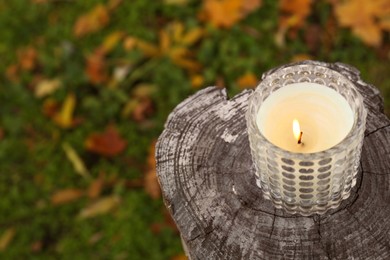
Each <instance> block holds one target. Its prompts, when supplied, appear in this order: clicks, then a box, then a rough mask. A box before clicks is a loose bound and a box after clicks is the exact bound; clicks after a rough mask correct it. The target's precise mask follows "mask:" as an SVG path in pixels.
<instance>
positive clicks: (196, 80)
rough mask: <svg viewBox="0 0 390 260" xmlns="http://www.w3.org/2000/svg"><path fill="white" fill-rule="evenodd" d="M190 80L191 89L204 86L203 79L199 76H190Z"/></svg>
mask: <svg viewBox="0 0 390 260" xmlns="http://www.w3.org/2000/svg"><path fill="white" fill-rule="evenodd" d="M190 80H191V86H192V87H193V88H200V87H202V86H203V84H204V77H203V76H202V75H200V74H195V75H191V77H190Z"/></svg>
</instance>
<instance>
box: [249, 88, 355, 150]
mask: <svg viewBox="0 0 390 260" xmlns="http://www.w3.org/2000/svg"><path fill="white" fill-rule="evenodd" d="M294 119H297V120H298V121H299V124H300V128H301V131H302V132H303V135H302V143H303V144H298V143H297V140H296V139H295V138H294V135H293V131H292V125H293V120H294ZM353 122H354V115H353V111H352V109H351V107H350V106H349V104H348V102H347V101H346V100H345V98H344V97H343V96H341V95H340V94H339V93H337V92H336V91H335V90H333V89H331V88H328V87H326V86H323V85H320V84H316V83H308V82H304V83H294V84H291V85H288V86H285V87H282V88H280V89H278V90H276V91H275V92H273V93H272V94H271V95H270V96H269V97H268V98H267V99H266V100H265V101H264V103H263V104H262V105H261V107H260V109H259V112H258V114H257V122H256V123H257V125H258V127H259V129H260V131H261V133H262V134H263V136H264V137H265V138H267V140H268V141H270V142H271V143H273V144H274V145H276V146H279V147H280V148H282V149H284V150H287V151H291V152H296V153H314V152H319V151H323V150H326V149H329V148H331V147H333V146H335V145H336V144H338V143H339V142H341V141H342V140H343V139H344V138H345V137H346V136H347V135H348V133H349V132H350V130H351V128H352V125H353Z"/></svg>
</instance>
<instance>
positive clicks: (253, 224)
mask: <svg viewBox="0 0 390 260" xmlns="http://www.w3.org/2000/svg"><path fill="white" fill-rule="evenodd" d="M320 65H323V66H329V67H332V68H333V69H335V70H337V71H339V72H341V73H342V74H344V75H345V76H347V77H348V78H350V79H351V80H352V81H354V82H355V84H356V85H357V86H358V88H359V91H360V92H361V94H362V95H363V96H364V98H365V105H366V107H367V109H368V111H369V113H368V118H367V120H368V122H367V130H366V134H365V139H364V146H363V152H362V160H361V172H360V174H359V176H358V182H357V185H356V186H355V188H354V189H353V190H352V195H351V196H350V197H349V198H348V199H347V200H345V201H344V202H343V203H342V204H341V206H340V207H339V208H337V209H335V210H332V211H330V212H329V213H327V214H325V215H314V216H310V217H301V216H297V215H289V214H286V213H284V212H283V211H282V210H278V209H275V208H274V207H273V206H272V204H271V203H270V202H269V201H268V200H265V199H263V197H262V195H261V190H260V189H259V188H258V187H257V186H256V184H255V179H254V175H253V174H254V168H253V166H252V159H251V155H250V149H249V142H248V137H247V133H246V123H245V118H244V115H245V111H246V108H247V101H248V97H249V96H250V94H251V91H250V90H247V91H244V92H242V93H241V94H239V95H237V96H235V97H234V98H232V99H231V100H227V96H226V92H225V90H223V89H218V88H216V87H209V88H206V89H203V90H201V91H199V92H198V93H196V94H195V95H193V96H191V97H190V98H188V99H186V100H185V101H183V102H182V103H181V104H180V105H178V106H177V107H176V109H175V110H174V111H173V112H172V113H171V115H170V116H169V118H168V120H167V123H166V126H165V130H164V132H163V133H162V135H161V136H160V138H159V140H158V144H157V150H156V160H157V174H158V179H159V182H160V185H161V187H162V191H163V196H164V201H165V204H166V206H167V208H168V209H169V211H170V213H171V214H172V216H173V218H174V220H175V221H176V224H177V226H178V228H179V230H180V232H181V235H182V239H183V242H184V243H185V245H186V247H187V253H188V254H189V256H190V257H191V259H390V121H389V119H388V118H387V117H386V116H385V115H384V114H383V101H382V98H381V97H380V95H379V91H378V90H377V89H376V88H375V87H373V86H371V85H369V84H366V83H364V82H363V81H362V80H361V79H360V78H359V73H358V71H357V70H356V69H354V68H352V67H349V66H347V65H344V64H339V63H336V64H325V63H320ZM267 73H270V72H267Z"/></svg>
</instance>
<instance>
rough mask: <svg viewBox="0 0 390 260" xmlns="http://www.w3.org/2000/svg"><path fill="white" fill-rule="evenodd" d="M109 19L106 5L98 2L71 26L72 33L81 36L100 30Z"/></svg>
mask: <svg viewBox="0 0 390 260" xmlns="http://www.w3.org/2000/svg"><path fill="white" fill-rule="evenodd" d="M109 21H110V15H109V12H108V9H107V7H106V6H104V5H102V4H98V5H96V6H95V7H94V8H93V9H92V10H90V11H89V12H88V13H86V14H84V15H82V16H80V17H79V18H78V19H77V21H76V23H75V25H74V27H73V33H74V35H76V36H77V37H82V36H85V35H87V34H90V33H94V32H97V31H99V30H101V29H102V28H104V27H105V26H106V25H107V24H108V22H109Z"/></svg>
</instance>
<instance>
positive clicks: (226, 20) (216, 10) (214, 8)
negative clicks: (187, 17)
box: [199, 0, 262, 28]
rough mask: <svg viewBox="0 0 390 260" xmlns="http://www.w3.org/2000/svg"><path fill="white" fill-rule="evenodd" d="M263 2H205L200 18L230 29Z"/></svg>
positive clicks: (231, 0) (241, 0) (210, 0)
mask: <svg viewBox="0 0 390 260" xmlns="http://www.w3.org/2000/svg"><path fill="white" fill-rule="evenodd" d="M261 3H262V1H261V0H203V6H202V10H201V11H200V13H199V18H200V19H201V20H203V21H207V22H210V23H211V24H213V25H214V26H217V27H222V28H229V27H232V26H233V25H234V24H236V23H237V22H239V21H240V20H241V19H243V18H245V17H246V16H247V15H248V14H249V13H251V12H253V11H255V10H256V9H258V8H259V7H260V6H261Z"/></svg>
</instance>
